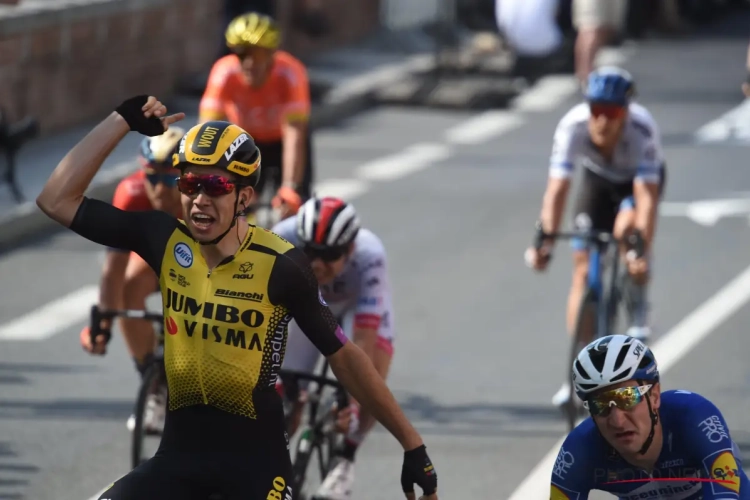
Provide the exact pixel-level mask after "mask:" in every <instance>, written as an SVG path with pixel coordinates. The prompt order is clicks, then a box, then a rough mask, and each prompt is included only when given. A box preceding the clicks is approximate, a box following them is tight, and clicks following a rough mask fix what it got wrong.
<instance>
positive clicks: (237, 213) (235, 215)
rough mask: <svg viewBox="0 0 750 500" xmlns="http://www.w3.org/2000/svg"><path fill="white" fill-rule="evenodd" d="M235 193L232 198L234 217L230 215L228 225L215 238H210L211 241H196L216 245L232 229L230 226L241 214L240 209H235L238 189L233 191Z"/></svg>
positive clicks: (237, 203)
mask: <svg viewBox="0 0 750 500" xmlns="http://www.w3.org/2000/svg"><path fill="white" fill-rule="evenodd" d="M235 193H236V196H235V199H234V217H232V222H231V223H230V224H229V227H228V228H227V230H226V231H224V232H223V233H221V234H220V235H219V236H217V237H216V238H214V239H212V240H211V241H199V242H198V243H200V244H201V245H216V244H218V243H219V242H220V241H221V240H223V239H224V236H226V235H227V234H229V231H231V230H232V228H233V227H234V225H235V224H236V223H237V218H239V216H240V215H242V211H241V210H237V206H238V205H239V202H240V193H239V191H235Z"/></svg>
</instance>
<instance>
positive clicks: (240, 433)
mask: <svg viewBox="0 0 750 500" xmlns="http://www.w3.org/2000/svg"><path fill="white" fill-rule="evenodd" d="M274 392H275V391H274ZM186 410H187V411H186ZM219 411H220V410H216V409H213V408H210V407H191V408H185V409H181V410H177V411H176V412H171V411H170V412H167V421H166V422H165V427H164V435H163V436H162V442H161V445H160V447H159V450H158V451H157V453H156V455H154V457H152V458H151V459H149V460H147V461H146V462H144V463H143V464H141V465H140V466H138V467H136V468H135V469H133V470H132V471H130V473H128V474H126V475H125V476H123V477H122V478H120V479H118V480H117V481H115V483H114V484H113V485H112V486H111V487H110V488H109V489H107V491H105V492H104V493H102V494H101V495H100V496H99V500H105V499H106V500H256V499H257V500H266V499H274V500H291V499H292V498H295V497H294V495H293V493H294V494H296V492H293V491H292V490H291V484H290V481H291V479H292V472H291V471H292V463H291V460H290V458H289V450H288V446H289V443H288V441H287V437H286V432H285V429H284V420H283V411H282V412H281V414H280V415H276V417H278V419H277V418H274V419H273V422H272V423H271V424H270V425H269V424H264V425H263V430H262V431H261V432H259V430H260V429H257V428H256V429H253V427H256V426H258V422H254V421H248V420H249V419H247V418H246V417H240V416H235V415H229V414H227V413H223V414H222V415H221V416H220V417H219V418H217V417H216V416H217V412H219ZM174 413H183V415H182V417H187V418H182V420H181V421H179V422H177V419H176V418H174ZM240 419H241V420H240Z"/></svg>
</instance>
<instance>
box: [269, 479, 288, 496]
mask: <svg viewBox="0 0 750 500" xmlns="http://www.w3.org/2000/svg"><path fill="white" fill-rule="evenodd" d="M272 484H273V486H272V488H271V489H270V490H269V491H268V495H266V499H267V500H292V487H291V486H287V484H286V481H284V478H283V477H281V476H278V477H275V478H274V479H273V483H272ZM284 490H286V492H285V491H284Z"/></svg>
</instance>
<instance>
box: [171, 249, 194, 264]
mask: <svg viewBox="0 0 750 500" xmlns="http://www.w3.org/2000/svg"><path fill="white" fill-rule="evenodd" d="M174 260H176V261H177V263H178V264H179V265H181V266H182V267H184V268H188V267H190V266H192V265H193V251H192V250H190V247H189V246H188V245H187V244H185V243H177V244H176V245H175V246H174Z"/></svg>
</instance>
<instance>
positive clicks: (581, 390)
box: [573, 335, 659, 400]
mask: <svg viewBox="0 0 750 500" xmlns="http://www.w3.org/2000/svg"><path fill="white" fill-rule="evenodd" d="M628 380H649V381H654V382H658V381H659V368H658V367H657V366H656V358H654V353H653V352H652V351H651V349H649V348H648V346H646V344H644V343H643V342H641V341H639V340H636V339H634V338H633V337H629V336H627V335H609V336H607V337H602V338H600V339H597V340H595V341H593V342H592V343H590V344H589V345H587V346H586V347H585V348H584V349H583V350H582V351H581V352H580V353H579V354H578V356H577V357H576V360H575V361H574V362H573V385H574V386H575V390H576V394H577V395H578V397H579V398H580V399H582V400H586V398H587V397H588V395H589V394H591V393H592V392H594V391H597V390H599V389H602V388H604V387H609V386H612V385H616V384H619V383H620V382H625V381H628Z"/></svg>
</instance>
